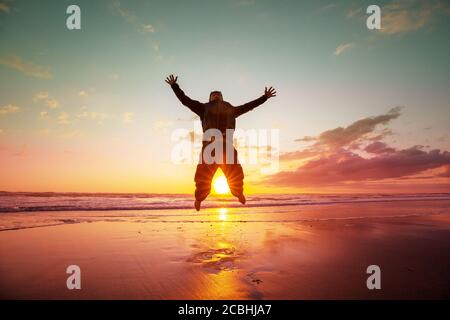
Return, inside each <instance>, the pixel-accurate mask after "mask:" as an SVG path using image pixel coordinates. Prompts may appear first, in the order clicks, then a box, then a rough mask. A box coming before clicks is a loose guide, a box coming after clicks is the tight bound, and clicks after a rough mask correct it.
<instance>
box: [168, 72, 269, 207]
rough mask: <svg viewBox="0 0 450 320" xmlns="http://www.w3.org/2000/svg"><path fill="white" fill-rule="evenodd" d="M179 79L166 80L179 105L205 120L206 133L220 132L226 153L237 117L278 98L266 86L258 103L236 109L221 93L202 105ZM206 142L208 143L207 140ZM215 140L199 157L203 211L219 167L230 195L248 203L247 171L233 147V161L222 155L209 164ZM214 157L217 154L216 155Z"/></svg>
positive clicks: (198, 198)
mask: <svg viewBox="0 0 450 320" xmlns="http://www.w3.org/2000/svg"><path fill="white" fill-rule="evenodd" d="M177 80H178V77H174V75H170V76H169V77H167V78H166V82H167V83H168V84H169V85H170V86H171V87H172V89H173V91H174V93H175V95H176V96H177V98H178V99H179V100H180V102H181V103H182V104H183V105H185V106H186V107H188V108H189V109H190V110H191V111H192V112H194V113H195V114H196V115H198V116H199V117H200V120H201V121H202V128H203V132H204V133H206V132H207V131H208V130H210V129H213V130H216V131H217V130H219V131H220V133H221V138H222V142H223V150H227V147H230V148H231V147H232V146H233V137H232V135H231V137H229V136H228V135H227V130H228V131H229V130H234V129H235V127H236V118H237V117H239V116H240V115H242V114H244V113H246V112H248V111H250V110H253V109H254V108H256V107H257V106H259V105H261V104H263V103H264V102H266V101H267V99H269V98H272V97H275V96H276V91H275V89H274V88H272V87H270V88H269V89H267V87H266V88H265V90H264V94H263V95H262V96H261V97H259V98H258V99H256V100H253V101H251V102H248V103H246V104H243V105H241V106H238V107H233V106H232V105H231V104H230V103H228V102H226V101H224V100H223V97H222V93H221V92H220V91H213V92H211V93H210V95H209V102H206V103H201V102H199V101H196V100H192V99H191V98H189V97H188V96H186V95H185V94H184V92H183V90H181V89H180V86H179V85H178V84H177ZM203 140H207V139H205V136H204V139H203ZM213 141H214V140H210V141H203V146H202V153H201V156H200V163H199V164H198V165H197V170H196V172H195V178H194V180H195V187H196V189H195V203H194V206H195V209H196V210H197V211H199V210H200V204H201V202H202V201H203V200H205V199H206V197H207V196H208V194H209V193H210V191H211V180H212V178H213V177H214V174H215V173H216V171H217V169H218V168H221V169H222V171H223V173H224V174H225V177H226V178H227V182H228V186H229V187H230V191H231V193H232V194H233V195H234V196H235V197H237V198H238V199H239V201H240V202H241V203H242V204H245V197H244V192H243V191H244V172H243V170H242V166H241V165H240V164H239V162H238V159H237V151H236V149H235V148H234V147H233V156H232V159H229V157H228V158H227V155H228V154H227V152H226V151H224V152H222V157H220V158H219V159H214V160H213V161H212V162H211V161H208V160H209V159H206V158H207V155H206V152H205V148H207V147H208V145H209V144H211V143H212V142H213ZM212 156H213V157H214V156H215V154H214V152H213V154H212Z"/></svg>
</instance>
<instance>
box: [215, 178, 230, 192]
mask: <svg viewBox="0 0 450 320" xmlns="http://www.w3.org/2000/svg"><path fill="white" fill-rule="evenodd" d="M214 191H215V192H216V193H218V194H226V193H229V192H230V188H229V187H228V183H227V178H225V176H220V177H218V178H217V179H216V181H214Z"/></svg>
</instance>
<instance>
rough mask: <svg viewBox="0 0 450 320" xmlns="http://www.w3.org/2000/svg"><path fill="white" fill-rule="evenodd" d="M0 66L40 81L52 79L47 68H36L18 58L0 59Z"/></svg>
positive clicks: (34, 65) (32, 64) (36, 66)
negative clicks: (40, 79)
mask: <svg viewBox="0 0 450 320" xmlns="http://www.w3.org/2000/svg"><path fill="white" fill-rule="evenodd" d="M0 64H2V65H5V66H7V67H9V68H12V69H16V70H19V71H21V72H22V73H24V74H26V75H27V76H32V77H36V78H42V79H52V78H53V75H52V73H51V72H50V70H48V69H47V68H44V67H41V66H38V65H36V64H34V63H32V62H25V61H22V59H21V58H20V57H18V56H8V57H0Z"/></svg>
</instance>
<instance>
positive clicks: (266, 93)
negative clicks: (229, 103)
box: [234, 87, 277, 118]
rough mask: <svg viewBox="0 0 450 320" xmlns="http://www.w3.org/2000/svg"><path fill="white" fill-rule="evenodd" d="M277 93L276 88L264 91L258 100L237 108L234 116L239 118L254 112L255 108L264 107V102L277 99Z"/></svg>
mask: <svg viewBox="0 0 450 320" xmlns="http://www.w3.org/2000/svg"><path fill="white" fill-rule="evenodd" d="M276 95H277V92H276V91H275V89H274V88H272V87H270V88H269V89H267V87H266V89H265V90H264V94H263V95H262V96H261V97H259V98H258V99H256V100H253V101H250V102H248V103H246V104H243V105H241V106H238V107H236V108H234V116H235V117H236V118H237V117H239V116H240V115H242V114H244V113H246V112H249V111H250V110H253V109H254V108H256V107H257V106H260V105H262V104H263V103H264V102H266V101H267V99H269V98H272V97H276Z"/></svg>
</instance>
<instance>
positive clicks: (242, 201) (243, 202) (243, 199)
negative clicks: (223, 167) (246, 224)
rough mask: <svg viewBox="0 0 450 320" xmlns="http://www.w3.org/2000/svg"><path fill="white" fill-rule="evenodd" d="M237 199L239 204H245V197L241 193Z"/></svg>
mask: <svg viewBox="0 0 450 320" xmlns="http://www.w3.org/2000/svg"><path fill="white" fill-rule="evenodd" d="M238 198H239V202H240V203H242V204H245V197H244V194H243V193H241V194H240V195H239V197H238Z"/></svg>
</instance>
